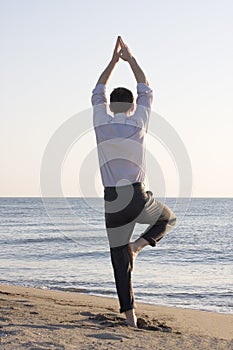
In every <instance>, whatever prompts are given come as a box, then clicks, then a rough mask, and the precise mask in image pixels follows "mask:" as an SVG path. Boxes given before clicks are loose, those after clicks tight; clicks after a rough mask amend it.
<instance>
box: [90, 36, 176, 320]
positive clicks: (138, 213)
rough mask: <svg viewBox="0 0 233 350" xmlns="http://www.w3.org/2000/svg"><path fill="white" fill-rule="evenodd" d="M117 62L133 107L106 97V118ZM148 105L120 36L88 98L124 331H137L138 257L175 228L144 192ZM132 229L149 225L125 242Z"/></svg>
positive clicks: (121, 96)
mask: <svg viewBox="0 0 233 350" xmlns="http://www.w3.org/2000/svg"><path fill="white" fill-rule="evenodd" d="M120 59H122V60H124V61H126V62H128V63H129V66H130V68H131V70H132V72H133V74H134V76H135V79H136V81H137V94H138V96H137V101H136V110H135V112H134V113H133V110H134V99H133V94H132V92H131V91H129V90H128V89H126V88H122V87H120V88H116V89H114V90H113V92H112V93H111V95H110V110H111V112H113V114H114V116H113V117H112V116H111V115H110V114H108V113H107V100H106V96H105V89H106V83H107V81H108V79H109V77H110V75H111V73H112V71H113V69H114V67H115V65H116V64H117V62H118V61H119V60H120ZM151 103H152V90H151V88H150V87H149V83H148V81H147V79H146V76H145V74H144V72H143V71H142V69H141V68H140V66H139V65H138V63H137V61H136V59H135V58H134V56H133V55H132V53H131V52H130V50H129V48H128V47H127V45H126V44H125V43H124V42H123V40H122V38H121V37H120V36H119V37H118V38H117V42H116V45H115V49H114V52H113V56H112V59H111V61H110V63H109V64H108V66H107V68H106V69H105V70H104V71H103V73H102V74H101V75H100V77H99V80H98V82H97V84H96V87H95V89H94V90H93V94H92V104H93V120H94V128H95V133H96V140H97V145H98V156H99V163H100V171H101V177H102V182H103V186H104V199H105V224H106V230H107V234H108V239H109V245H110V252H111V261H112V265H113V270H114V277H115V282H116V289H117V293H118V297H119V302H120V312H125V315H126V321H127V323H128V325H130V326H132V327H137V317H136V315H135V312H134V308H135V305H134V296H133V289H132V281H131V273H132V270H133V264H134V260H135V258H136V256H137V254H138V253H139V252H140V251H141V250H142V249H143V248H144V247H145V246H147V245H151V246H152V247H154V246H155V245H156V243H157V242H158V241H159V240H160V239H161V238H162V237H163V236H164V235H165V233H166V232H167V231H168V230H169V229H170V228H171V227H172V226H174V224H175V220H176V219H175V216H174V214H173V213H172V211H171V210H170V209H169V208H168V207H167V206H166V205H164V204H162V203H161V202H159V201H157V200H156V199H155V198H154V197H153V194H152V192H150V191H145V186H144V180H145V137H146V133H147V128H148V122H149V116H150V111H151ZM136 223H141V224H148V225H149V226H148V228H147V229H146V231H145V232H144V233H143V234H142V235H141V236H140V237H139V238H138V239H137V240H136V241H135V242H130V239H131V236H132V233H133V230H134V227H135V224H136Z"/></svg>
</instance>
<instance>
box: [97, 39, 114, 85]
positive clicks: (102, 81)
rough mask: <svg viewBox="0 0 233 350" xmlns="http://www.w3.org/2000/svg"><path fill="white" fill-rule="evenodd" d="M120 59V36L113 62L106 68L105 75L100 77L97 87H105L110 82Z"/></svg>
mask: <svg viewBox="0 0 233 350" xmlns="http://www.w3.org/2000/svg"><path fill="white" fill-rule="evenodd" d="M119 57H120V37H119V36H118V38H117V41H116V45H115V48H114V51H113V55H112V58H111V61H110V62H109V64H108V66H107V67H106V68H105V70H104V71H103V73H102V74H101V75H100V77H99V79H98V81H97V84H96V85H98V84H103V85H105V84H106V83H107V82H108V79H109V77H110V75H111V73H112V71H113V69H114V67H115V65H116V63H117V62H118V61H119Z"/></svg>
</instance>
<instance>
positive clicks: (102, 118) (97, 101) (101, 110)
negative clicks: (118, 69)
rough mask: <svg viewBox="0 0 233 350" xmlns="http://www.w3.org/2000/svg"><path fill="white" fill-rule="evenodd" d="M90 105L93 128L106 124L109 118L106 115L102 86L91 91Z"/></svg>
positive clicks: (104, 94)
mask: <svg viewBox="0 0 233 350" xmlns="http://www.w3.org/2000/svg"><path fill="white" fill-rule="evenodd" d="M91 103H92V106H93V124H94V127H95V128H96V127H98V126H101V125H104V124H106V123H107V122H108V121H109V120H110V119H111V117H110V116H109V115H108V114H107V98H106V86H105V85H104V84H97V85H96V87H95V88H94V90H93V91H92V97H91Z"/></svg>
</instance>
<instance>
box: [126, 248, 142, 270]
mask: <svg viewBox="0 0 233 350" xmlns="http://www.w3.org/2000/svg"><path fill="white" fill-rule="evenodd" d="M134 249H135V246H134V242H132V243H129V244H128V252H129V259H130V270H131V271H133V267H134V261H135V259H136V257H137V255H138V253H139V251H134Z"/></svg>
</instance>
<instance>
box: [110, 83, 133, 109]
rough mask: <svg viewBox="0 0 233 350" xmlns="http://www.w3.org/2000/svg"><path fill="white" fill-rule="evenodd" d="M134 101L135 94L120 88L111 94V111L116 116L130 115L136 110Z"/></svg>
mask: <svg viewBox="0 0 233 350" xmlns="http://www.w3.org/2000/svg"><path fill="white" fill-rule="evenodd" d="M133 100H134V98H133V94H132V92H131V91H130V90H128V89H126V88H124V87H118V88H116V89H114V90H113V91H112V93H111V94H110V110H111V111H112V112H113V113H114V114H116V113H126V114H130V112H132V111H133V109H134V104H133Z"/></svg>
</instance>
